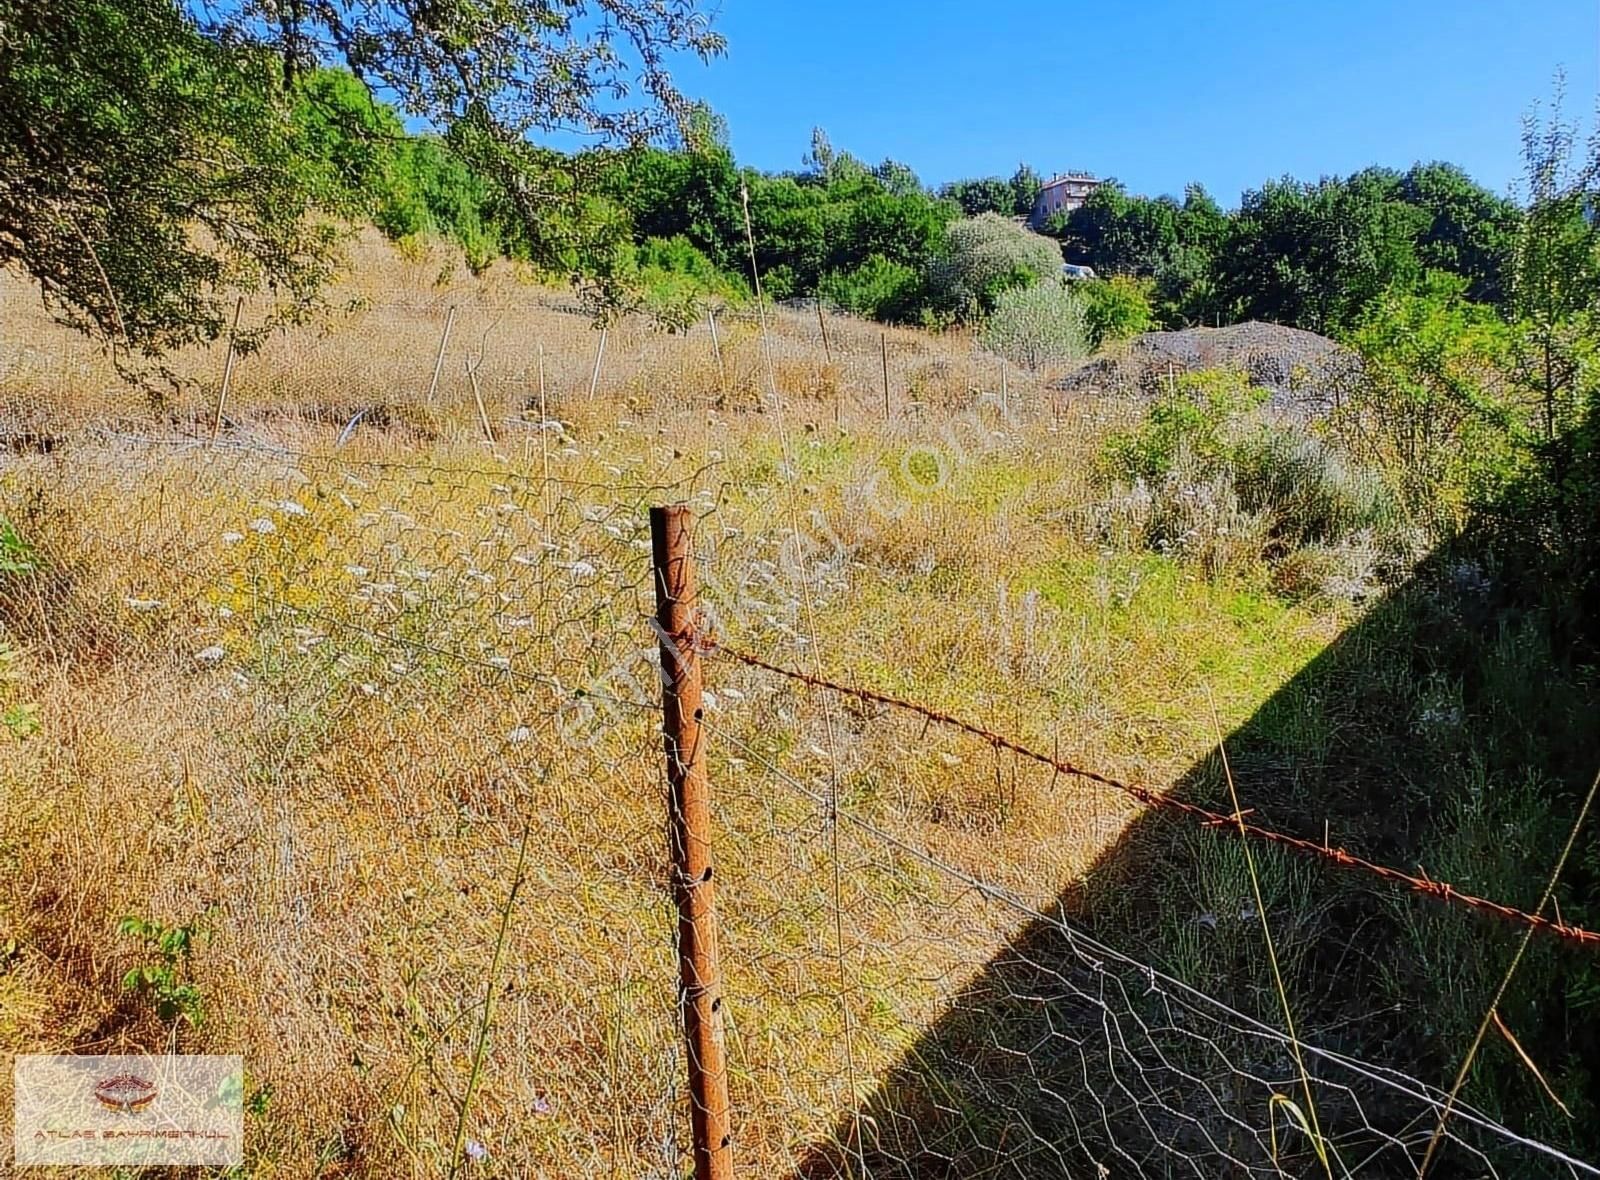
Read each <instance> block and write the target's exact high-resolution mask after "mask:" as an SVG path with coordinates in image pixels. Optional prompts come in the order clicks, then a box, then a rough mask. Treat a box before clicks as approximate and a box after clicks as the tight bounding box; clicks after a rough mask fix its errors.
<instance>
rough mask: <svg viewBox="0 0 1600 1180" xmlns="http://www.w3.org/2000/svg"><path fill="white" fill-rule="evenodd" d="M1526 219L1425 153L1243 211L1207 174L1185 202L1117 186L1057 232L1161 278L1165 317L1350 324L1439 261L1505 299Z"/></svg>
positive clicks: (1067, 241) (1121, 267) (1160, 307)
mask: <svg viewBox="0 0 1600 1180" xmlns="http://www.w3.org/2000/svg"><path fill="white" fill-rule="evenodd" d="M1519 221H1520V214H1519V212H1518V210H1517V209H1516V207H1515V206H1514V205H1512V204H1511V203H1510V202H1508V201H1506V200H1505V199H1504V198H1501V197H1499V196H1496V195H1495V194H1494V193H1491V192H1490V191H1489V190H1487V189H1485V188H1483V187H1481V186H1480V185H1477V184H1475V183H1473V181H1472V180H1470V179H1469V178H1468V177H1467V176H1466V174H1465V173H1463V172H1462V171H1461V170H1460V169H1458V168H1455V167H1453V166H1451V165H1448V164H1419V165H1417V166H1415V167H1413V168H1412V169H1411V170H1410V171H1409V172H1406V173H1404V174H1401V173H1397V172H1391V171H1388V170H1386V169H1381V168H1369V169H1366V170H1364V171H1362V172H1357V173H1355V174H1353V175H1351V176H1349V177H1345V178H1338V177H1334V178H1327V179H1323V180H1320V181H1318V182H1316V183H1314V184H1303V183H1300V182H1297V181H1293V180H1279V181H1272V182H1269V183H1267V184H1265V185H1263V186H1262V187H1261V188H1260V189H1257V190H1254V191H1251V192H1247V193H1245V194H1244V196H1243V198H1242V200H1241V203H1240V208H1239V210H1238V212H1237V213H1235V214H1232V215H1231V216H1230V215H1228V214H1225V213H1224V212H1223V211H1222V209H1221V208H1220V207H1219V206H1218V205H1217V203H1216V202H1215V201H1214V200H1212V198H1211V197H1210V195H1209V194H1207V193H1206V192H1205V190H1204V189H1202V188H1200V187H1199V186H1197V185H1191V186H1190V187H1189V189H1188V190H1187V191H1186V192H1185V194H1184V199H1183V202H1182V203H1181V204H1180V203H1179V202H1177V201H1175V200H1173V199H1172V198H1170V197H1155V198H1147V197H1135V196H1130V195H1129V194H1128V193H1126V192H1125V191H1124V190H1123V189H1122V188H1121V187H1120V186H1119V185H1116V184H1114V183H1112V184H1106V185H1103V186H1102V187H1101V188H1099V189H1097V190H1096V191H1095V192H1094V193H1093V194H1091V195H1090V197H1089V199H1088V200H1087V201H1086V202H1085V203H1084V204H1083V206H1082V207H1081V208H1079V209H1077V210H1074V211H1073V212H1072V213H1071V214H1070V215H1067V216H1064V217H1063V216H1058V217H1057V218H1056V219H1054V221H1053V223H1052V225H1051V227H1050V230H1051V232H1052V233H1054V234H1055V235H1056V236H1058V237H1060V238H1061V239H1062V244H1063V248H1064V250H1065V252H1066V254H1067V257H1068V258H1069V260H1071V261H1074V262H1081V263H1085V264H1087V265H1090V266H1093V267H1094V268H1095V270H1096V271H1098V272H1099V273H1101V274H1103V275H1128V276H1132V277H1138V278H1147V279H1150V280H1151V281H1152V282H1153V284H1154V288H1153V290H1154V304H1155V311H1156V315H1157V318H1158V319H1159V320H1160V321H1161V322H1163V323H1165V324H1168V325H1173V326H1176V325H1180V324H1192V323H1212V322H1217V321H1221V320H1227V321H1230V322H1231V321H1235V320H1239V319H1262V320H1269V321H1272V322H1275V323H1283V324H1289V325H1292V326H1295V327H1301V328H1309V329H1311V330H1313V331H1319V332H1326V333H1338V332H1343V331H1346V330H1349V329H1350V328H1352V327H1353V326H1354V325H1355V324H1356V323H1357V322H1358V321H1359V320H1360V318H1361V316H1362V314H1363V312H1364V310H1365V309H1366V308H1367V306H1368V305H1370V304H1371V303H1372V301H1373V300H1375V299H1376V298H1378V297H1379V296H1380V295H1381V294H1382V293H1383V292H1385V291H1389V290H1393V289H1396V288H1410V287H1414V286H1416V285H1417V284H1418V283H1420V282H1421V280H1422V278H1423V275H1424V273H1425V272H1426V271H1428V270H1444V271H1449V272H1451V273H1453V274H1456V275H1459V276H1460V277H1461V278H1463V279H1464V280H1465V281H1466V283H1467V293H1468V296H1469V297H1470V298H1472V299H1474V300H1478V301H1488V302H1494V303H1503V302H1504V301H1505V299H1506V297H1507V292H1508V281H1507V277H1508V273H1509V263H1510V256H1511V248H1512V244H1513V242H1514V240H1515V238H1516V234H1517V227H1518V224H1519Z"/></svg>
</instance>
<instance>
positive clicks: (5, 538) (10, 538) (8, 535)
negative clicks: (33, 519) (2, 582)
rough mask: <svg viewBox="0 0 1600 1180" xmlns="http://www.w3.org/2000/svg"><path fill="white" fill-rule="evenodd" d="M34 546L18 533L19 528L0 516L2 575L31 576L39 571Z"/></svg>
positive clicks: (0, 562) (0, 566)
mask: <svg viewBox="0 0 1600 1180" xmlns="http://www.w3.org/2000/svg"><path fill="white" fill-rule="evenodd" d="M38 568H39V565H38V561H37V559H36V558H35V556H34V552H33V546H32V545H29V544H28V542H27V541H26V540H25V539H24V538H23V536H22V534H21V533H19V532H17V526H16V525H14V524H12V523H11V522H10V521H9V520H7V519H6V518H5V517H3V516H0V574H31V573H32V572H33V571H34V570H36V569H38Z"/></svg>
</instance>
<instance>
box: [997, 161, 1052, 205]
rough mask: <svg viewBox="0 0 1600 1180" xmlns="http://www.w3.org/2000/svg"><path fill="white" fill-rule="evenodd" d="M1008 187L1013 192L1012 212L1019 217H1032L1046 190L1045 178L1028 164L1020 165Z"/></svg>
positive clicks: (1012, 175)
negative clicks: (1042, 193)
mask: <svg viewBox="0 0 1600 1180" xmlns="http://www.w3.org/2000/svg"><path fill="white" fill-rule="evenodd" d="M1006 187H1007V188H1009V189H1010V190H1011V212H1012V213H1013V214H1014V215H1015V216H1017V217H1031V216H1032V215H1033V207H1034V206H1035V205H1037V204H1038V203H1039V194H1040V192H1042V191H1043V190H1044V178H1043V177H1041V176H1040V175H1039V174H1038V173H1037V172H1035V171H1034V170H1033V169H1032V168H1030V167H1028V166H1027V165H1026V164H1018V165H1017V170H1016V171H1015V172H1013V173H1012V174H1011V180H1010V182H1009V183H1008V184H1007V186H1006Z"/></svg>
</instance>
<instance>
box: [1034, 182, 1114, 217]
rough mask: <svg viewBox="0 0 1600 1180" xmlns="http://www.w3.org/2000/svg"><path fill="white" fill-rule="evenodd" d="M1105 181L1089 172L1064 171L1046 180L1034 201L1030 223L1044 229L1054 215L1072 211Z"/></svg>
mask: <svg viewBox="0 0 1600 1180" xmlns="http://www.w3.org/2000/svg"><path fill="white" fill-rule="evenodd" d="M1104 183H1105V181H1103V180H1100V179H1098V178H1096V177H1094V176H1091V175H1089V174H1088V173H1087V172H1063V173H1062V174H1061V175H1060V176H1056V177H1053V178H1052V179H1050V180H1047V181H1045V182H1044V187H1043V188H1041V189H1040V190H1039V199H1038V200H1037V201H1035V202H1034V203H1033V213H1032V214H1031V215H1030V216H1029V217H1028V224H1029V225H1030V226H1032V227H1033V228H1034V229H1043V228H1044V227H1045V223H1046V222H1048V221H1049V220H1050V218H1051V217H1052V216H1054V215H1055V214H1057V213H1071V212H1072V211H1073V210H1074V209H1076V208H1077V207H1078V206H1079V205H1082V204H1083V203H1084V201H1086V200H1088V199H1089V194H1090V193H1092V192H1094V190H1095V189H1097V188H1099V187H1100V186H1101V185H1102V184H1104Z"/></svg>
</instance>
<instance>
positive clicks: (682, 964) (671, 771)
mask: <svg viewBox="0 0 1600 1180" xmlns="http://www.w3.org/2000/svg"><path fill="white" fill-rule="evenodd" d="M691 520H692V517H691V516H690V513H689V509H688V508H686V507H684V506H683V505H681V504H678V505H672V506H669V507H662V508H652V509H650V542H651V558H652V568H653V572H654V577H655V584H656V631H657V634H658V636H659V637H660V640H661V684H662V692H661V713H662V732H663V735H664V737H665V745H666V755H667V781H668V785H669V798H668V810H667V829H668V837H669V845H670V848H671V853H672V889H673V894H674V896H675V898H676V901H677V904H678V965H679V988H680V1002H681V1006H682V1009H683V1034H684V1041H685V1043H686V1045H687V1048H688V1060H689V1103H690V1110H689V1120H690V1130H691V1134H692V1136H693V1140H694V1144H693V1152H694V1175H695V1180H732V1178H733V1137H732V1130H731V1126H730V1119H729V1110H728V1070H727V1060H726V1056H725V1053H724V1048H723V1038H722V981H721V977H720V974H719V971H718V967H717V911H716V902H715V895H714V893H713V883H712V873H711V787H710V783H709V782H708V780H707V778H706V762H705V731H704V730H703V729H702V728H701V725H700V722H701V718H702V712H701V703H700V693H701V682H700V653H699V651H698V650H697V649H696V646H695V639H694V630H695V626H696V611H697V605H696V591H695V576H694V558H693V555H692V553H691V551H690V548H689V542H690V536H689V532H690V524H691Z"/></svg>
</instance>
